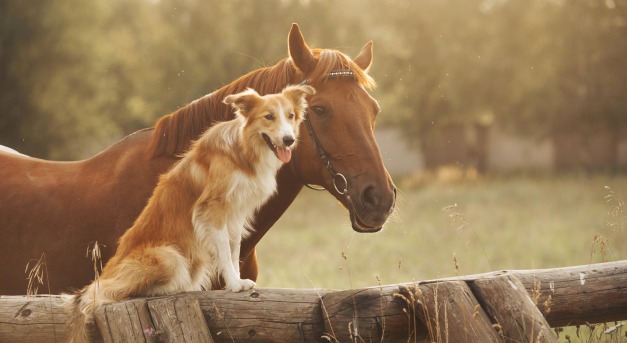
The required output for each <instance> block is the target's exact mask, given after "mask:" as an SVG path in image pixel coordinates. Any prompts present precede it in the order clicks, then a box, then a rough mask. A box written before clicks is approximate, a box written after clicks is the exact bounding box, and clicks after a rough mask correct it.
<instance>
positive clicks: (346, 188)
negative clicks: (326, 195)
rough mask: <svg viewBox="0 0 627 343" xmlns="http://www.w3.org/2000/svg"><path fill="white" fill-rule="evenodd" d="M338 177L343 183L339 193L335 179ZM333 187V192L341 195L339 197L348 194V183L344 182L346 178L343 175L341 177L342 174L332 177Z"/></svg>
mask: <svg viewBox="0 0 627 343" xmlns="http://www.w3.org/2000/svg"><path fill="white" fill-rule="evenodd" d="M338 177H340V178H341V179H342V182H344V187H343V190H341V191H340V189H339V188H338V187H337V182H336V180H337V178H338ZM333 187H335V190H336V191H337V192H338V193H339V194H341V195H346V193H348V181H346V177H345V176H344V175H342V173H335V174H334V175H333Z"/></svg>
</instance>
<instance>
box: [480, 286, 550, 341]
mask: <svg viewBox="0 0 627 343" xmlns="http://www.w3.org/2000/svg"><path fill="white" fill-rule="evenodd" d="M469 286H470V288H471V290H472V292H473V294H474V295H475V297H476V298H477V300H478V301H479V303H480V304H481V307H482V308H483V310H484V311H485V312H486V313H487V314H488V316H489V317H490V318H491V319H492V322H493V323H495V324H497V325H498V331H499V332H500V333H501V335H502V336H503V337H504V338H505V340H506V342H523V343H525V342H527V343H536V342H547V343H552V342H556V341H557V340H556V337H555V334H554V332H553V331H552V330H551V327H550V326H549V324H548V323H547V322H546V320H545V319H544V317H543V316H542V313H540V311H539V310H538V308H537V307H536V305H535V304H534V303H533V301H532V299H531V296H530V295H529V293H528V292H527V290H526V289H525V287H524V286H523V284H522V283H521V282H520V281H519V280H518V279H517V278H516V277H515V276H513V275H502V276H496V277H493V278H485V279H478V280H476V281H474V282H469Z"/></svg>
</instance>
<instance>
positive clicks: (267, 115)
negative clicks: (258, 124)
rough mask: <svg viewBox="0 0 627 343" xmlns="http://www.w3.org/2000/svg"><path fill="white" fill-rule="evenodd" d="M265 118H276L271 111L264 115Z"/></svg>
mask: <svg viewBox="0 0 627 343" xmlns="http://www.w3.org/2000/svg"><path fill="white" fill-rule="evenodd" d="M264 118H266V119H268V120H274V114H272V113H270V114H266V115H265V116H264Z"/></svg>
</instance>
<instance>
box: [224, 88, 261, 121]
mask: <svg viewBox="0 0 627 343" xmlns="http://www.w3.org/2000/svg"><path fill="white" fill-rule="evenodd" d="M261 100H262V99H261V96H260V95H259V94H257V92H255V90H254V89H252V88H248V89H247V90H245V91H243V92H241V93H237V94H231V95H229V96H227V97H226V98H224V100H223V102H224V103H225V104H227V105H231V106H233V108H234V109H235V110H236V111H237V113H239V114H241V115H242V116H244V117H248V113H249V112H250V111H251V110H252V109H253V108H254V107H255V106H257V104H258V103H259V102H260V101H261Z"/></svg>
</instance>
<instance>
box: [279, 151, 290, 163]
mask: <svg viewBox="0 0 627 343" xmlns="http://www.w3.org/2000/svg"><path fill="white" fill-rule="evenodd" d="M276 156H277V157H278V158H279V160H281V162H283V163H288V162H289V161H290V160H291V159H292V150H290V149H286V148H279V147H277V148H276Z"/></svg>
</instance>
